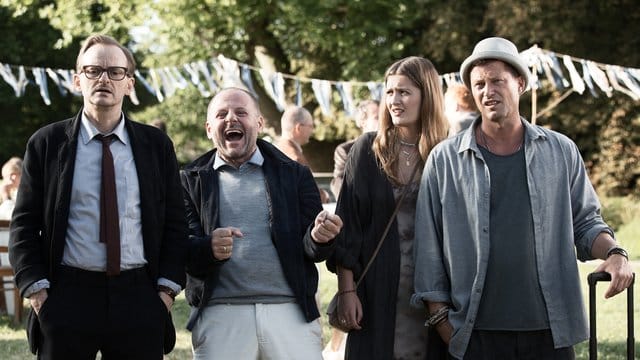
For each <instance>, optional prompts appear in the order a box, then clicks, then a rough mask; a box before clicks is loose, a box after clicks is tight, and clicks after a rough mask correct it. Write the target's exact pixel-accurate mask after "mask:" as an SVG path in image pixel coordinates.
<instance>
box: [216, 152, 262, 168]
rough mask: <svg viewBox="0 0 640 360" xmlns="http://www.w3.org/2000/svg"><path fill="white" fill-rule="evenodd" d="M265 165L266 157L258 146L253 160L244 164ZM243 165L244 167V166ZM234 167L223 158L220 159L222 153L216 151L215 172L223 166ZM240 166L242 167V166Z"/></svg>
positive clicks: (252, 156) (252, 157)
mask: <svg viewBox="0 0 640 360" xmlns="http://www.w3.org/2000/svg"><path fill="white" fill-rule="evenodd" d="M263 163H264V156H262V153H261V152H260V149H259V148H258V147H257V146H256V151H254V152H253V155H251V158H250V159H249V160H248V161H247V162H245V163H244V164H253V165H256V166H262V164H263ZM244 164H242V165H244ZM224 165H227V166H232V165H231V164H229V163H228V162H226V161H224V160H223V159H222V158H221V157H220V152H219V151H216V157H215V159H214V160H213V170H218V168H220V167H221V166H224ZM242 165H240V166H242Z"/></svg>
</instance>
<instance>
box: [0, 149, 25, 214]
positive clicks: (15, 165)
mask: <svg viewBox="0 0 640 360" xmlns="http://www.w3.org/2000/svg"><path fill="white" fill-rule="evenodd" d="M21 176H22V159H21V158H19V157H17V156H14V157H12V158H11V159H9V160H7V162H6V163H4V165H2V180H1V181H0V220H11V214H12V213H13V208H14V206H15V204H16V196H17V194H18V185H19V184H20V178H21Z"/></svg>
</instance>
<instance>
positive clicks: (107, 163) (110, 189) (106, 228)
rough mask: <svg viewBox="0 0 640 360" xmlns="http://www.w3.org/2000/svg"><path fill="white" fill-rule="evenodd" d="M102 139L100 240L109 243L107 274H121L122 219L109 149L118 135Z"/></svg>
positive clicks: (98, 137) (100, 138) (100, 136)
mask: <svg viewBox="0 0 640 360" xmlns="http://www.w3.org/2000/svg"><path fill="white" fill-rule="evenodd" d="M96 138H97V139H98V140H100V141H102V182H101V185H100V242H102V243H105V244H106V245H107V275H109V276H110V275H118V274H120V220H119V218H118V196H117V192H116V176H115V170H114V167H113V156H112V155H111V150H110V149H109V144H111V141H113V140H114V139H116V138H117V137H116V135H114V134H111V135H109V136H104V135H96Z"/></svg>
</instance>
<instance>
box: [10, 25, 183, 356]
mask: <svg viewBox="0 0 640 360" xmlns="http://www.w3.org/2000/svg"><path fill="white" fill-rule="evenodd" d="M134 71H135V61H134V59H133V56H132V54H131V52H130V51H129V50H128V49H127V48H125V47H124V46H122V45H120V44H119V43H118V42H117V41H116V40H114V39H113V38H111V37H109V36H105V35H92V36H90V37H89V38H87V39H86V40H85V42H84V44H83V46H82V48H81V49H80V53H79V54H78V58H77V62H76V74H75V75H74V76H73V84H74V87H75V88H76V90H78V91H81V92H82V96H83V107H82V109H81V110H80V111H79V112H78V114H77V115H76V116H75V117H73V118H70V119H67V120H64V121H60V122H56V123H53V124H50V125H47V126H45V127H43V128H41V129H40V130H38V131H36V133H35V134H33V136H32V137H31V139H30V140H29V142H28V144H27V149H26V153H25V156H24V172H23V174H22V179H21V182H20V186H19V188H18V198H17V202H16V207H15V210H14V212H13V218H12V221H11V235H10V242H9V258H10V261H11V265H12V266H13V269H14V272H15V281H16V283H17V286H18V287H19V289H20V293H21V294H22V295H23V296H24V297H26V298H28V299H29V302H30V304H31V308H32V310H33V311H31V312H30V314H29V319H28V320H27V321H28V324H27V327H28V329H27V332H28V338H29V342H30V346H31V350H32V352H34V353H36V351H37V353H38V357H39V358H44V359H90V358H95V357H96V354H97V352H98V351H100V352H101V354H102V358H103V359H162V357H163V349H164V353H168V352H169V351H171V349H172V348H173V346H174V343H175V329H174V327H173V323H172V321H171V318H170V314H169V310H170V309H171V306H172V304H173V298H174V297H175V294H177V293H178V292H179V291H180V289H181V287H182V286H183V285H184V278H185V275H184V265H185V250H186V240H187V236H186V231H187V228H186V222H185V214H184V202H183V200H182V192H181V188H180V182H179V176H178V165H177V161H176V157H175V153H174V150H173V144H172V143H171V141H170V140H169V138H167V136H166V135H165V134H163V133H162V132H161V131H159V130H158V129H155V128H153V127H151V126H148V125H143V124H140V123H136V122H134V121H132V120H131V119H129V117H128V116H126V115H124V113H123V112H122V102H123V98H124V96H126V95H128V94H130V92H131V91H132V89H133V85H134V78H133V74H134ZM109 140H111V141H109ZM103 164H104V166H103ZM101 187H102V189H101ZM103 208H104V209H103Z"/></svg>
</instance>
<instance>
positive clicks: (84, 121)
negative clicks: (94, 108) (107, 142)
mask: <svg viewBox="0 0 640 360" xmlns="http://www.w3.org/2000/svg"><path fill="white" fill-rule="evenodd" d="M98 134H100V131H99V130H98V129H97V128H96V127H95V126H94V125H93V124H92V123H91V121H90V120H89V118H88V117H87V115H85V113H84V111H83V112H82V115H81V117H80V137H81V140H82V143H83V144H85V145H87V143H88V142H89V141H91V140H92V139H93V138H94V137H95V136H96V135H98ZM111 134H115V135H116V137H117V138H118V140H120V141H121V142H122V143H124V144H125V145H126V144H127V142H128V141H129V137H128V136H127V133H126V131H125V128H124V114H121V115H120V121H119V122H118V125H116V127H115V128H114V129H113V131H111V132H110V133H108V134H102V135H111Z"/></svg>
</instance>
